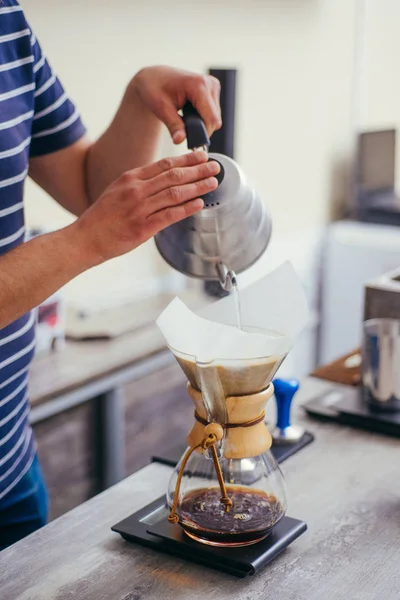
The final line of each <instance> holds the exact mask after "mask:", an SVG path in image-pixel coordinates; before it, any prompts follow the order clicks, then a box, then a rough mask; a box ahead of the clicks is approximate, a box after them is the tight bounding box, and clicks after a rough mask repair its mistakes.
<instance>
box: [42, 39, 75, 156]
mask: <svg viewBox="0 0 400 600" xmlns="http://www.w3.org/2000/svg"><path fill="white" fill-rule="evenodd" d="M31 46H32V54H33V57H34V62H33V74H34V81H35V91H34V115H33V122H32V139H31V146H30V156H32V157H33V156H41V155H43V154H49V153H51V152H56V151H57V150H61V149H62V148H66V147H67V146H70V145H71V144H73V143H74V142H76V141H77V140H79V139H80V138H81V137H82V136H83V135H84V133H85V132H86V129H85V127H84V125H83V123H82V120H81V118H80V115H79V113H78V111H77V109H76V107H75V106H74V104H73V103H72V102H71V100H70V99H69V98H68V96H67V95H66V93H65V91H64V89H63V86H62V85H61V83H60V81H59V79H58V78H57V76H56V75H55V74H54V73H53V70H52V69H51V67H50V65H49V63H48V61H47V59H46V57H45V56H44V54H43V53H42V50H41V47H40V44H39V42H38V41H37V39H36V37H35V35H34V33H32V37H31Z"/></svg>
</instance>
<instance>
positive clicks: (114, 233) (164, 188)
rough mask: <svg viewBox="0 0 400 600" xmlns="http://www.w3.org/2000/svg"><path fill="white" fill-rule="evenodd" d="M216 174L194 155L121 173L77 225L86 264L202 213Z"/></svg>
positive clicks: (198, 154) (215, 169)
mask: <svg viewBox="0 0 400 600" xmlns="http://www.w3.org/2000/svg"><path fill="white" fill-rule="evenodd" d="M219 170H220V167H219V165H218V163H216V161H208V156H207V154H206V152H203V151H198V152H190V153H189V154H185V155H183V156H177V157H174V158H164V159H162V160H160V161H158V162H157V163H153V164H151V165H148V166H145V167H141V168H139V169H134V170H132V171H128V172H126V173H124V174H123V175H122V176H121V177H120V178H119V179H117V180H116V181H115V182H114V183H112V184H111V185H110V186H109V187H108V188H107V189H106V190H105V192H104V193H103V194H102V196H101V197H100V198H99V199H98V201H97V202H96V203H95V204H94V205H93V206H91V207H90V208H89V209H88V210H87V211H86V212H85V213H84V214H83V215H82V216H81V217H80V218H79V219H78V221H76V223H75V226H76V230H77V231H78V232H79V238H80V240H81V242H80V244H81V246H82V250H83V252H82V254H83V256H87V257H88V259H89V264H88V265H87V266H93V264H97V263H99V262H103V261H105V260H109V259H110V258H114V257H115V256H119V255H121V254H125V253H126V252H129V251H130V250H133V249H134V248H136V247H137V246H139V245H140V244H142V243H143V242H145V241H147V240H148V239H149V238H151V237H152V236H153V235H155V234H156V233H157V232H158V231H160V230H161V229H164V228H165V227H168V226H169V225H172V224H173V223H176V222H177V221H180V220H182V219H185V218H186V217H189V216H191V215H193V214H194V213H196V212H198V211H199V210H201V208H202V207H203V201H202V199H201V196H202V195H204V194H206V193H207V192H210V191H212V190H214V189H216V187H217V186H218V181H217V179H216V178H215V175H217V173H219Z"/></svg>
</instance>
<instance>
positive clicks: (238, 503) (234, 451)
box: [113, 105, 313, 576]
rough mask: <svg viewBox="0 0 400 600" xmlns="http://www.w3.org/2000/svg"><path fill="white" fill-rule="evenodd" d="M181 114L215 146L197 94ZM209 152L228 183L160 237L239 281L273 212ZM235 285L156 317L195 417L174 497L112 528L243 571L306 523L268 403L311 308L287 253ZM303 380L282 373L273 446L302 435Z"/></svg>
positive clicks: (162, 244) (195, 134) (177, 258)
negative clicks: (295, 509)
mask: <svg viewBox="0 0 400 600" xmlns="http://www.w3.org/2000/svg"><path fill="white" fill-rule="evenodd" d="M183 114H184V121H185V124H186V130H187V138H188V146H189V148H190V149H195V148H198V147H207V146H208V143H209V140H208V136H207V133H206V130H205V127H204V124H203V122H202V121H201V119H200V117H199V115H198V114H197V113H196V111H195V110H194V109H193V107H192V106H188V105H187V106H185V108H184V111H183ZM210 160H217V161H218V162H219V163H220V165H221V173H220V183H219V187H218V188H217V189H216V190H215V191H213V192H211V193H210V194H207V196H206V197H205V198H204V208H203V209H202V211H200V213H198V214H196V215H194V216H192V217H189V218H188V219H185V220H184V221H182V222H180V223H177V224H175V225H172V226H171V227H168V228H167V229H165V230H164V231H162V232H160V233H159V234H157V236H156V244H157V247H158V249H159V251H160V253H161V255H162V256H163V257H164V258H165V259H166V261H167V262H168V263H169V264H170V265H171V266H172V267H174V268H175V269H177V270H179V271H180V272H182V273H185V274H187V275H190V276H194V277H198V278H202V279H204V280H206V279H207V280H215V281H219V282H220V283H221V286H222V287H223V288H224V289H225V290H228V291H229V290H231V289H232V288H235V287H236V286H237V282H236V274H237V273H240V272H241V271H243V270H245V269H247V268H248V267H249V266H250V265H251V264H253V263H254V262H255V261H256V260H257V259H258V258H259V257H260V255H261V254H262V253H263V252H264V250H265V249H266V247H267V245H268V243H269V239H270V235H271V219H270V217H269V214H268V212H267V210H266V209H265V206H264V204H263V203H262V201H261V199H260V198H259V196H258V195H257V193H256V192H255V191H254V190H253V189H252V188H251V187H250V186H249V185H248V184H247V183H246V180H245V177H244V175H243V173H242V171H241V170H240V168H239V167H238V166H237V165H236V163H235V162H234V161H233V160H232V159H230V158H228V157H226V156H223V155H221V154H210ZM235 291H236V303H235V302H234V299H233V298H232V296H229V295H228V296H226V297H225V298H223V299H221V300H219V301H217V302H214V303H213V304H210V305H208V306H207V307H206V308H205V309H203V310H202V311H201V313H200V314H195V313H193V312H192V311H191V310H189V308H188V307H187V306H186V305H185V304H184V303H183V302H182V301H181V300H180V299H178V298H175V299H174V300H173V301H172V302H171V303H170V304H169V305H168V306H167V308H166V309H165V310H164V312H163V313H162V314H161V315H160V317H159V318H158V320H157V325H158V327H159V329H160V330H161V332H162V333H163V335H164V337H165V339H166V341H167V344H168V347H169V349H170V350H171V352H172V353H173V354H174V356H175V358H176V360H177V361H178V363H179V365H180V366H181V368H182V370H183V371H184V373H185V375H186V377H187V380H188V384H187V389H188V395H189V397H190V399H191V400H192V402H193V404H194V420H193V424H192V427H191V429H190V431H189V434H188V437H187V448H186V449H184V451H183V452H182V456H181V457H176V460H175V462H174V463H173V464H174V470H173V472H172V475H171V479H170V483H169V486H168V490H167V494H166V499H165V498H161V499H159V500H158V501H156V502H155V503H153V504H152V505H151V506H149V507H147V508H146V509H144V510H143V511H139V513H136V514H135V515H132V516H131V517H129V518H128V519H126V520H125V521H123V522H122V523H119V524H118V525H117V526H115V527H114V528H113V529H114V530H115V531H118V532H119V533H121V534H122V535H123V536H124V537H125V538H126V539H129V540H131V541H135V542H139V543H144V544H146V545H153V546H154V547H157V548H158V549H159V550H162V551H164V552H168V553H172V554H176V555H179V556H183V557H184V558H186V559H191V560H195V561H197V562H200V563H202V564H209V565H211V566H214V567H216V568H220V569H223V570H225V571H229V572H231V573H234V574H236V575H239V576H244V575H247V574H251V573H254V572H256V571H257V570H258V569H259V568H261V567H262V566H264V565H265V564H266V563H267V562H269V561H270V560H271V559H272V558H273V557H274V556H276V555H277V554H278V553H279V552H281V551H282V550H283V549H284V548H285V547H286V546H287V545H288V544H290V543H291V542H292V541H293V540H294V539H296V538H297V537H298V536H299V535H300V534H301V533H302V532H303V531H304V530H305V529H306V525H305V523H303V522H301V521H297V520H295V519H290V518H289V517H286V516H285V513H286V508H287V499H286V491H285V484H284V480H283V475H282V472H281V470H280V468H279V465H278V462H277V459H276V454H275V455H274V453H273V452H272V451H271V447H272V442H273V438H272V435H271V433H270V431H269V429H268V428H267V426H266V422H265V421H266V416H265V406H266V404H267V402H268V400H269V399H270V398H271V397H272V396H273V395H274V384H273V378H274V376H275V374H276V372H277V370H278V368H279V367H280V365H281V363H282V362H283V360H284V359H285V357H286V356H287V354H288V352H290V350H291V348H292V346H293V341H294V338H295V336H296V335H297V334H298V333H299V332H300V331H301V329H302V328H303V327H304V325H305V323H306V320H307V318H308V310H307V306H306V300H305V295H304V291H303V288H302V286H301V284H300V281H299V279H298V278H297V275H296V273H295V271H294V269H293V267H292V266H291V265H290V263H284V264H283V265H281V267H278V268H277V269H276V270H275V271H273V272H272V273H270V274H269V275H267V276H265V277H263V278H262V279H260V280H259V281H257V282H255V283H253V284H252V285H249V286H248V287H247V288H245V289H244V290H240V303H239V304H238V297H237V289H236V290H235ZM233 295H234V296H235V294H233ZM238 313H239V316H238ZM297 387H298V385H297V383H296V382H285V381H281V380H276V388H277V393H276V395H277V400H278V422H277V428H276V429H275V430H274V438H275V440H276V443H275V444H274V445H275V447H276V448H285V446H286V445H287V444H288V443H289V444H290V443H292V445H293V442H295V443H297V442H298V441H299V438H300V437H301V438H303V437H304V432H303V431H299V429H298V428H296V427H293V426H291V424H290V419H289V411H290V403H291V399H292V397H293V395H294V393H295V392H296V390H297ZM309 435H310V434H309ZM312 439H313V438H312V436H310V437H309V438H307V439H305V441H303V442H302V444H300V445H299V446H298V447H297V449H299V448H300V447H302V446H303V445H305V444H306V443H309V442H310V441H311V440H312ZM279 442H280V444H279ZM289 454H290V453H289ZM289 454H287V453H286V454H285V456H284V455H282V458H281V460H283V456H284V457H286V456H288V455H289Z"/></svg>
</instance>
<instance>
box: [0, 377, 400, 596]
mask: <svg viewBox="0 0 400 600" xmlns="http://www.w3.org/2000/svg"><path fill="white" fill-rule="evenodd" d="M332 385H334V384H330V383H327V382H323V381H321V380H318V379H313V378H309V379H307V380H306V381H304V382H303V385H302V386H301V390H300V392H299V393H298V398H297V403H298V404H299V403H301V402H302V401H305V400H306V399H309V398H310V397H311V396H313V395H315V394H317V393H319V392H320V391H324V389H328V388H329V389H330V388H331V387H332ZM160 418H162V415H160ZM296 421H297V422H302V423H303V424H305V425H306V427H307V428H308V429H309V430H310V431H312V432H313V433H314V434H315V436H316V440H315V441H314V442H313V443H312V444H311V445H309V446H307V447H306V448H304V449H303V450H301V451H300V452H299V453H298V454H296V455H295V456H293V457H291V458H289V459H288V460H287V461H286V462H285V463H284V464H283V468H282V470H283V472H284V474H285V477H286V482H287V486H288V497H289V509H288V515H290V516H293V517H296V518H299V519H303V520H305V521H306V522H307V524H308V531H307V532H306V533H305V534H304V535H302V536H301V537H300V538H299V539H298V540H296V541H295V542H294V543H293V544H292V545H291V546H290V547H289V548H288V549H287V550H286V551H285V552H284V553H283V554H281V555H280V556H279V557H278V558H277V559H275V561H274V562H273V563H271V564H270V565H269V566H267V567H266V568H265V569H264V570H263V571H261V572H260V573H259V574H257V575H255V576H254V577H250V578H247V579H242V580H241V579H237V578H235V577H233V576H229V575H225V574H223V573H220V572H218V571H215V570H212V569H207V568H205V567H201V566H197V565H194V564H192V563H189V562H185V561H183V560H180V559H177V558H173V557H168V556H166V555H163V554H160V553H157V552H156V551H154V550H150V549H146V548H144V547H141V546H136V545H133V544H130V543H128V542H126V541H124V540H123V539H122V538H121V537H120V536H119V535H118V534H115V533H113V532H112V531H111V530H110V528H111V526H112V525H114V524H115V523H117V522H118V521H120V520H121V519H123V518H125V517H127V516H128V515H130V514H131V513H133V512H135V511H136V510H138V509H139V508H141V507H142V506H145V505H146V504H148V503H149V502H151V501H152V500H154V499H155V498H157V497H158V496H160V495H162V494H163V493H164V492H165V490H166V487H167V484H168V480H169V477H170V474H171V469H170V468H169V467H166V466H163V465H159V464H152V465H149V466H148V467H146V468H144V469H142V470H141V471H139V472H137V473H136V474H134V475H132V476H131V477H129V478H127V479H125V480H124V481H122V482H121V483H119V484H117V485H116V486H114V487H112V488H110V489H109V490H107V491H106V492H103V493H102V494H100V495H98V496H96V497H95V498H93V499H91V500H89V501H88V502H86V503H85V504H83V505H81V506H79V507H78V508H76V509H75V510H73V511H71V512H69V513H67V514H66V515H64V516H63V517H61V518H59V519H57V520H56V521H53V522H52V523H50V524H49V525H48V526H46V527H45V528H43V529H42V530H40V531H38V532H36V533H34V534H32V535H31V536H29V537H28V538H26V539H25V540H22V541H21V542H19V543H17V544H15V545H14V546H13V547H11V548H9V549H8V550H6V551H4V552H2V553H1V554H0V597H1V600H36V599H41V600H70V599H72V598H77V599H79V600H86V599H87V600H153V599H154V600H155V599H162V600H191V599H201V600H205V599H207V600H228V599H229V600H237V599H243V600H265V599H268V598H271V599H274V600H275V599H276V600H278V599H279V600H398V599H399V598H400V568H399V565H400V477H399V456H400V441H399V440H398V439H395V438H390V437H386V436H382V435H378V434H373V433H369V432H362V431H357V430H355V429H351V428H347V427H344V426H340V425H337V424H333V423H329V424H328V423H320V422H317V421H312V420H310V419H308V418H307V417H306V416H305V415H304V414H303V411H302V410H301V409H299V408H298V409H297V411H296ZM189 427H190V424H188V428H189Z"/></svg>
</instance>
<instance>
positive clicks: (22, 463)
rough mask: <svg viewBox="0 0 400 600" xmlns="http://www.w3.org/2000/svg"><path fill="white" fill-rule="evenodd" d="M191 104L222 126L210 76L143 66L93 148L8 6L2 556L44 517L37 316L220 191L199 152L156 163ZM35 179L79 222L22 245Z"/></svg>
mask: <svg viewBox="0 0 400 600" xmlns="http://www.w3.org/2000/svg"><path fill="white" fill-rule="evenodd" d="M100 93H101V91H100ZM186 100H190V101H191V102H192V103H193V104H194V105H195V106H196V108H197V109H198V111H199V112H200V114H201V115H202V117H203V119H204V121H205V123H206V126H207V129H208V132H209V134H211V133H212V132H213V131H214V130H215V129H217V128H218V127H220V125H221V118H220V109H219V85H218V82H217V81H216V80H215V79H214V78H211V77H203V76H198V75H194V74H191V73H188V72H185V71H178V70H174V69H171V68H168V67H152V68H147V69H143V70H142V71H140V72H139V73H138V74H137V75H135V77H133V79H132V81H131V82H130V83H129V85H128V87H127V89H126V91H125V94H124V96H123V99H122V102H121V105H120V106H119V108H118V110H117V113H116V115H115V117H114V120H113V121H112V123H111V125H110V126H109V128H108V129H107V130H106V131H105V133H104V134H103V135H102V136H101V137H100V138H99V139H98V140H97V141H96V142H94V143H91V142H90V141H89V139H88V137H87V136H86V133H85V129H84V126H83V124H82V121H81V119H80V117H79V114H78V112H77V110H76V109H75V107H74V106H73V104H72V102H71V101H70V100H69V99H68V97H67V96H66V94H65V92H64V90H63V88H62V86H61V84H60V82H59V80H58V79H57V77H56V75H55V74H54V73H53V71H52V69H51V68H50V66H49V64H48V62H47V60H46V58H45V56H44V55H43V54H42V51H41V48H40V45H39V43H38V41H37V40H36V38H35V35H34V33H33V32H32V31H31V29H30V27H29V25H28V23H27V21H26V19H25V17H24V13H23V11H22V8H21V7H20V6H19V4H18V2H17V0H3V2H1V3H0V550H1V549H3V548H5V547H7V546H8V545H10V544H12V543H14V542H15V541H17V540H18V539H20V538H22V537H24V536H25V535H27V534H28V533H30V532H32V531H34V530H35V529H36V528H38V527H40V526H41V525H43V524H44V523H45V522H46V515H47V494H46V489H45V485H44V482H43V477H42V474H41V471H40V466H39V463H38V461H37V458H36V454H35V442H34V439H33V436H32V431H31V429H30V427H29V425H28V412H29V409H28V398H27V383H28V369H29V364H30V361H31V359H32V356H33V352H34V320H33V316H32V313H31V312H30V311H31V309H32V308H34V307H35V306H37V305H38V304H40V303H41V302H42V301H43V300H44V299H45V298H46V297H48V296H50V295H51V294H52V293H53V292H55V291H56V290H57V289H58V288H60V287H61V286H63V285H64V284H65V283H67V282H68V281H69V280H70V279H72V278H73V277H75V276H76V275H78V274H79V273H81V272H83V271H85V270H86V269H89V268H91V267H93V266H95V265H98V264H100V263H102V262H103V261H106V260H108V259H110V258H113V257H116V256H118V255H121V254H124V253H126V252H129V251H131V250H133V249H134V248H136V247H137V246H139V245H140V244H142V243H143V242H144V241H146V240H147V239H149V238H150V237H152V236H153V235H154V234H155V233H156V232H158V231H159V230H160V229H163V228H164V227H166V226H168V225H171V224H172V223H174V222H176V221H179V220H181V219H183V218H185V217H187V216H189V215H192V214H194V213H195V212H197V211H199V210H201V208H202V206H203V203H202V200H201V199H200V198H201V196H202V195H204V194H205V193H206V192H209V191H211V190H213V189H215V188H216V187H217V180H216V179H215V177H214V176H215V175H216V174H217V173H218V170H219V167H218V165H217V164H216V163H215V162H207V156H206V154H205V153H204V152H196V153H189V154H187V155H185V156H181V157H174V158H170V159H165V160H161V161H159V162H157V163H152V161H154V156H155V151H156V146H157V142H158V139H159V135H160V131H161V127H162V123H165V125H166V126H167V127H168V129H169V132H170V134H171V136H172V139H173V141H174V142H175V143H180V142H182V141H183V140H184V138H185V132H184V127H183V122H182V119H181V117H180V116H179V114H178V110H179V109H180V108H181V107H182V106H183V104H184V103H185V102H186ZM93 101H95V98H93ZM28 175H29V176H30V177H32V179H33V180H34V181H36V182H37V183H38V184H39V185H40V186H41V187H42V188H43V189H44V190H46V191H47V192H48V193H49V194H50V195H51V196H52V197H53V198H54V199H55V200H56V201H57V202H59V203H60V204H61V205H62V206H64V207H65V208H66V209H68V210H69V211H70V212H72V213H74V214H75V215H76V216H77V217H78V219H77V220H76V221H75V222H74V223H73V224H72V225H69V226H68V227H65V228H64V229H61V230H59V231H56V232H54V233H51V234H48V235H43V236H41V237H38V238H35V239H33V240H31V241H29V242H27V243H23V242H24V214H23V186H24V180H25V178H26V177H27V176H28Z"/></svg>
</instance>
